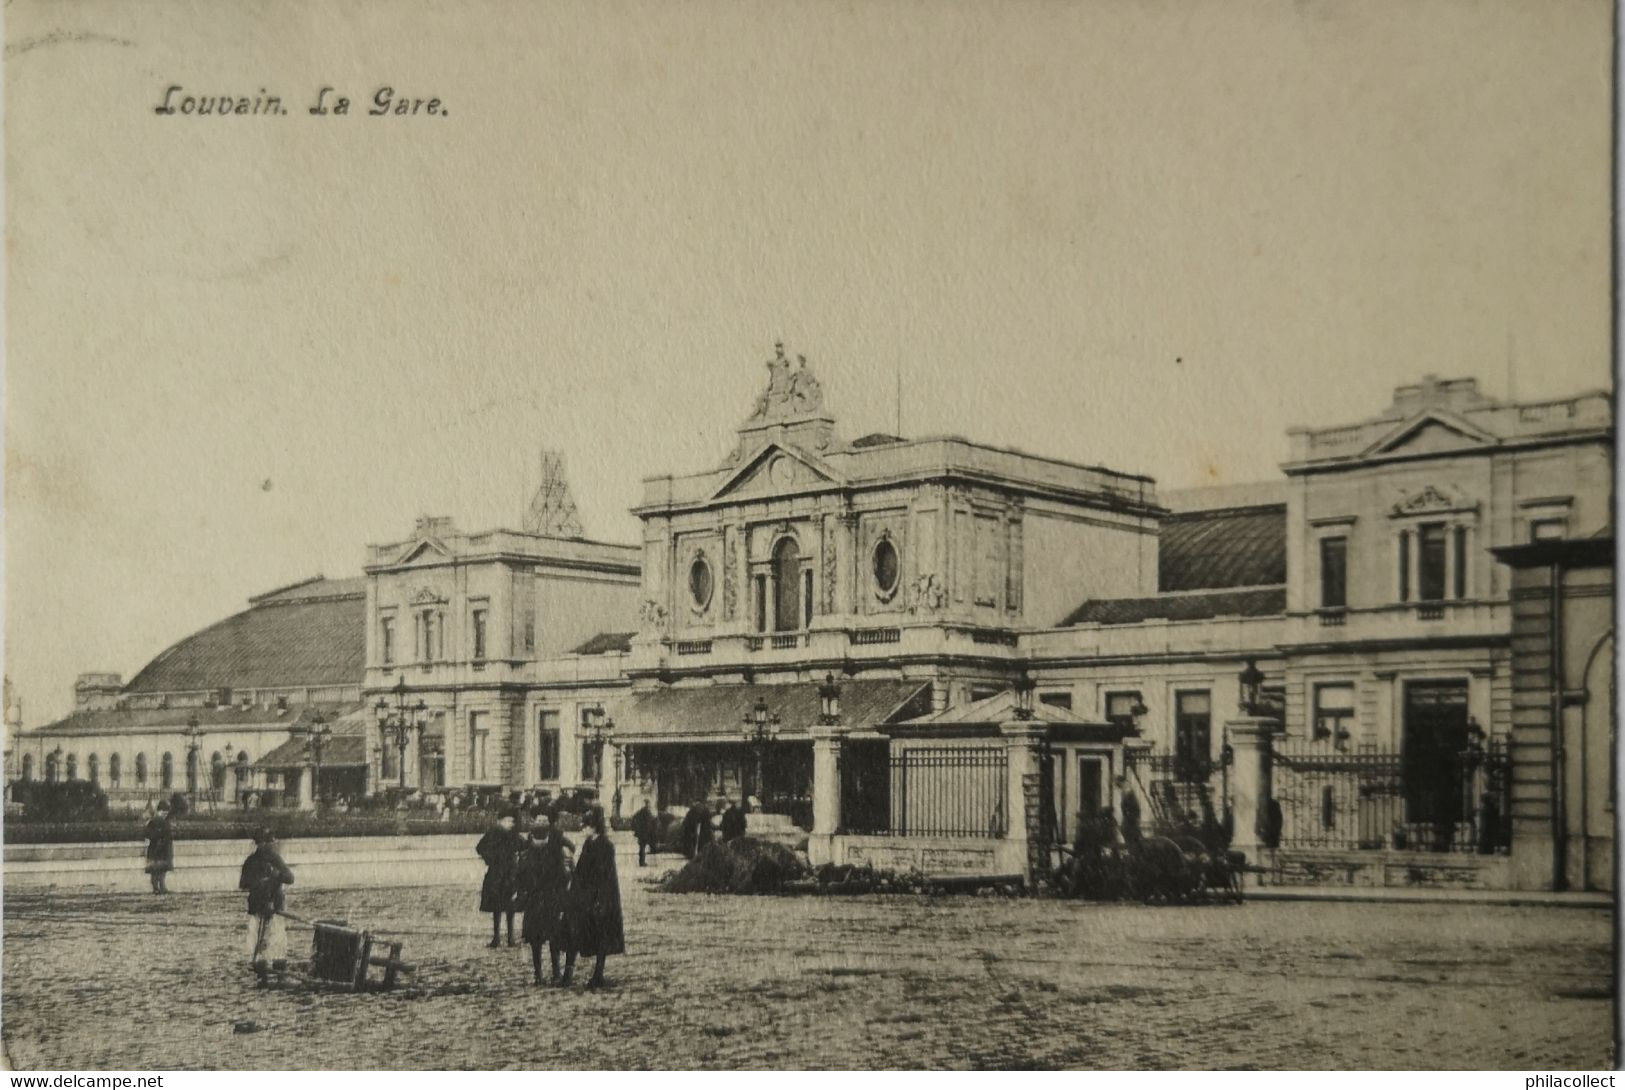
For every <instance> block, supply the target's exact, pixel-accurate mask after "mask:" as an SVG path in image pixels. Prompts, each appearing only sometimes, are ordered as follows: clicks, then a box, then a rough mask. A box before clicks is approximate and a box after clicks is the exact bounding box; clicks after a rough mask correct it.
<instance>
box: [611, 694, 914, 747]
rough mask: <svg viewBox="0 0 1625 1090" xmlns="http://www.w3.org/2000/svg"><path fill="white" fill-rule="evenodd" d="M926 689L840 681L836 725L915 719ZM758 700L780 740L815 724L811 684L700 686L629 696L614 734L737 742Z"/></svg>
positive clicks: (617, 714) (815, 705)
mask: <svg viewBox="0 0 1625 1090" xmlns="http://www.w3.org/2000/svg"><path fill="white" fill-rule="evenodd" d="M930 691H931V684H930V682H926V681H897V680H889V679H888V680H881V679H876V680H873V681H867V680H859V681H844V682H842V683H841V722H842V723H844V724H846V725H847V726H853V727H872V726H875V725H877V724H881V723H886V722H890V721H892V720H893V719H895V718H897V717H898V716H903V715H917V714H919V713H920V712H923V711H925V710H926V709H928V708H929V707H930V696H929V693H930ZM758 700H761V701H763V702H765V703H766V704H767V706H768V708H769V710H770V711H771V712H772V713H773V714H775V715H777V716H779V719H780V726H781V734H780V737H805V736H806V733H807V728H809V727H811V726H813V725H814V724H816V723H817V722H818V708H819V702H818V686H817V685H815V684H813V683H811V682H801V683H799V684H774V685H704V686H698V687H695V688H692V689H655V690H652V691H650V692H644V693H635V694H633V696H632V697H631V699H630V700H628V701H627V702H626V703H625V704H622V705H621V706H620V707H618V708H616V709H615V724H616V725H615V733H616V735H618V736H620V737H624V738H628V739H638V740H643V739H647V740H649V741H674V742H675V741H684V740H702V741H714V742H737V741H741V740H742V731H743V728H742V726H741V724H740V720H741V719H742V718H743V717H744V715H745V713H746V712H748V711H750V710H751V709H752V708H753V707H755V705H756V702H757V701H758Z"/></svg>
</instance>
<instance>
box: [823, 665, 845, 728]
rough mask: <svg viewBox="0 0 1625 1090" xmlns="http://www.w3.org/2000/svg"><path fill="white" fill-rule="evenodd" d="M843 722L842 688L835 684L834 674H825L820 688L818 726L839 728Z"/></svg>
mask: <svg viewBox="0 0 1625 1090" xmlns="http://www.w3.org/2000/svg"><path fill="white" fill-rule="evenodd" d="M840 722H841V687H840V686H839V685H837V684H835V675H834V674H825V675H824V683H823V684H822V685H820V686H819V687H818V725H819V726H821V727H834V726H839V725H840Z"/></svg>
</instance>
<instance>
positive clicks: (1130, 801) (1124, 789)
mask: <svg viewBox="0 0 1625 1090" xmlns="http://www.w3.org/2000/svg"><path fill="white" fill-rule="evenodd" d="M1117 789H1118V790H1119V791H1120V792H1121V795H1120V796H1119V798H1118V807H1119V809H1120V810H1121V811H1122V814H1123V817H1122V820H1121V821H1120V822H1119V823H1118V824H1119V828H1120V829H1121V831H1122V834H1123V846H1124V847H1126V848H1128V849H1129V850H1131V851H1132V850H1134V849H1136V848H1138V847H1139V846H1140V841H1141V840H1142V839H1144V838H1143V836H1142V835H1141V833H1140V798H1139V796H1138V795H1136V794H1135V793H1134V789H1133V788H1131V787H1129V785H1128V778H1127V777H1125V776H1119V777H1117Z"/></svg>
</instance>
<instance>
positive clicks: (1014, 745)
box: [999, 719, 1044, 886]
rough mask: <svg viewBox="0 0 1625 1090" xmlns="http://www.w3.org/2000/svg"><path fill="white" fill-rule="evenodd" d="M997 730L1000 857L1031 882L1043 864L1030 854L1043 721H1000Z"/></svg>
mask: <svg viewBox="0 0 1625 1090" xmlns="http://www.w3.org/2000/svg"><path fill="white" fill-rule="evenodd" d="M999 733H1000V734H1002V735H1004V750H1005V793H1004V814H1005V832H1004V840H1005V843H1006V844H1007V845H1008V847H1007V848H1006V851H1007V852H1008V854H1007V855H1004V856H1002V858H1003V859H1006V860H1008V861H1009V864H1010V865H1012V866H1014V867H1015V868H1016V869H1017V870H1019V871H1020V872H1021V874H1022V877H1023V878H1024V879H1025V881H1026V883H1027V885H1029V886H1031V885H1032V884H1033V877H1034V875H1035V873H1036V872H1037V871H1038V869H1039V868H1040V867H1041V866H1042V865H1043V860H1040V859H1035V858H1033V852H1034V851H1035V849H1036V848H1037V847H1038V835H1037V834H1038V821H1039V803H1040V800H1039V798H1038V785H1039V779H1040V776H1039V770H1038V760H1039V756H1038V747H1039V745H1040V744H1041V743H1042V741H1043V738H1044V725H1043V724H1042V723H1038V722H1036V721H1034V720H1031V719H1018V720H1014V721H1012V722H1009V723H1001V724H999Z"/></svg>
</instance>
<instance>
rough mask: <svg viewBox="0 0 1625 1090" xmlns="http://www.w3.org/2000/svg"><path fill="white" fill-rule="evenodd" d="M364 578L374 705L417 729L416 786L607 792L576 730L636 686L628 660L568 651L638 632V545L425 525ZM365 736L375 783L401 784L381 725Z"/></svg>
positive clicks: (381, 552) (376, 549) (372, 719)
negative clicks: (585, 760)
mask: <svg viewBox="0 0 1625 1090" xmlns="http://www.w3.org/2000/svg"><path fill="white" fill-rule="evenodd" d="M366 572H367V667H366V679H365V683H364V688H365V699H366V702H367V704H368V706H369V708H372V709H375V708H376V706H377V703H378V702H379V701H382V702H383V703H384V705H385V706H386V708H388V709H389V711H390V713H391V714H392V715H394V714H397V709H398V708H400V707H405V708H407V709H408V711H407V715H408V718H409V719H412V720H414V722H413V724H412V727H413V729H412V730H410V731H409V737H408V745H407V749H406V752H405V754H404V756H405V782H406V784H407V785H408V786H411V787H424V788H434V787H438V786H442V785H450V786H489V787H501V786H510V785H521V786H526V787H529V786H548V787H551V788H555V789H556V788H559V787H561V786H577V785H579V784H581V783H583V782H589V783H596V780H597V777H596V776H595V775H586V776H584V775H583V773H584V771H587V772H590V771H591V770H590V769H588V770H584V769H583V768H582V763H581V751H580V743H581V739H580V738H579V732H578V729H577V728H578V725H579V724H580V722H581V715H582V712H583V710H584V709H586V708H590V707H596V706H601V705H602V704H603V702H604V693H603V692H602V691H601V690H605V689H607V690H610V691H614V690H616V689H622V688H624V687H625V680H624V678H623V677H622V676H621V674H620V672H619V670H618V669H617V662H616V660H617V659H618V658H619V656H578V655H573V654H571V653H570V652H571V651H572V650H573V649H574V648H575V647H577V646H578V645H580V644H581V643H582V642H583V641H586V640H587V639H588V638H589V637H592V636H594V635H597V634H598V633H601V632H604V631H606V630H620V631H630V630H631V629H632V628H633V627H634V626H635V624H636V620H635V614H636V609H637V600H638V563H637V549H636V548H635V547H633V546H624V545H613V544H608V543H604V542H597V541H589V540H586V539H583V538H560V537H550V536H545V535H541V534H530V533H523V532H520V531H514V530H497V531H491V532H487V533H477V534H466V533H462V532H460V531H458V530H457V529H456V527H455V526H454V525H453V524H452V522H451V520H450V519H445V518H422V519H419V520H418V523H417V526H416V528H415V530H414V533H413V535H412V536H411V537H410V538H408V539H406V540H404V541H399V542H393V543H390V544H385V545H375V546H372V547H371V548H370V549H369V550H368V562H367V565H366ZM418 702H422V703H423V705H424V709H423V711H422V713H421V715H420V714H419V713H417V712H415V711H414V710H413V709H414V708H415V706H416V704H417V703H418ZM419 718H421V720H422V724H423V729H422V730H418V729H416V728H417V723H416V722H415V720H417V719H419ZM544 732H550V733H545V734H544ZM367 739H368V741H367V748H368V752H369V754H372V755H373V756H372V760H373V762H374V764H375V766H376V772H377V776H376V778H377V781H378V782H380V783H386V784H387V783H398V782H400V779H401V768H400V766H399V765H398V764H397V763H396V762H397V760H398V759H399V758H398V756H397V754H398V746H396V745H390V746H385V745H384V744H383V738H382V735H381V732H380V730H379V725H378V723H377V721H376V715H372V716H369V724H368V727H367Z"/></svg>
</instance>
